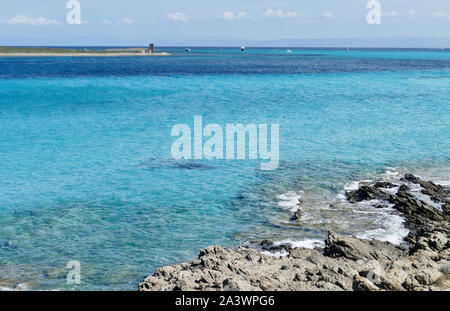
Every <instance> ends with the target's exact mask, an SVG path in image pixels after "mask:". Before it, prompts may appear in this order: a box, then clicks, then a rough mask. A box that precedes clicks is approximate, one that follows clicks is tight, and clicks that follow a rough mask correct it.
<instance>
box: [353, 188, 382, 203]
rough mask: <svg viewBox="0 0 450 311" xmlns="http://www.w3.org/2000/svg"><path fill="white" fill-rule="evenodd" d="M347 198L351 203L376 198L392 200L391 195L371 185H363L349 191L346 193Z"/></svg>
mask: <svg viewBox="0 0 450 311" xmlns="http://www.w3.org/2000/svg"><path fill="white" fill-rule="evenodd" d="M345 195H346V197H347V200H348V201H349V202H350V203H356V202H361V201H368V200H374V199H380V200H390V199H391V195H390V194H389V193H386V192H384V191H382V190H380V189H378V188H376V187H372V186H370V185H362V186H361V187H359V189H357V190H352V191H347V192H346V193H345Z"/></svg>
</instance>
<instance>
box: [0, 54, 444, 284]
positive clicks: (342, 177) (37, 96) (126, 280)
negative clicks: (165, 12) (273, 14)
mask: <svg viewBox="0 0 450 311" xmlns="http://www.w3.org/2000/svg"><path fill="white" fill-rule="evenodd" d="M164 50H166V51H169V52H171V53H173V56H169V57H131V58H127V57H123V58H51V57H47V58H32V57H29V58H0V286H1V280H6V279H13V280H15V281H16V282H17V283H19V282H29V284H28V286H29V287H30V288H37V289H113V290H117V289H119V290H123V289H127V290H135V289H136V288H137V283H138V282H139V281H141V280H142V279H143V278H144V277H145V276H146V275H148V274H150V273H152V272H153V271H154V270H155V269H156V268H157V267H158V266H162V265H167V264H174V263H177V262H180V261H184V260H188V259H192V258H194V257H195V256H196V255H197V252H198V250H199V249H201V248H203V247H205V246H207V245H211V244H222V245H228V246H234V245H238V244H241V243H249V241H251V240H252V239H261V238H274V239H279V240H281V239H292V240H303V239H323V238H324V237H325V235H326V231H327V230H328V229H330V228H331V229H333V230H338V231H341V232H344V233H349V234H357V233H358V232H362V231H364V230H373V229H376V228H378V226H386V223H385V222H383V223H382V222H380V219H379V218H377V217H373V218H371V217H368V218H367V217H366V218H364V219H363V218H362V216H361V217H360V216H358V215H357V214H354V213H352V211H351V210H348V209H345V208H342V209H339V210H336V211H333V212H330V211H327V210H326V209H324V210H321V209H320V207H322V206H326V205H327V204H328V202H329V201H330V200H333V198H334V197H336V196H337V195H338V194H339V193H340V192H341V191H342V189H343V188H344V187H345V185H346V184H348V183H349V182H352V181H355V180H361V179H364V178H367V177H368V176H369V177H374V178H375V177H376V176H381V175H382V174H383V173H384V172H386V170H398V171H401V170H413V171H426V170H428V171H430V170H432V171H433V172H435V173H436V174H439V173H440V174H441V175H442V174H443V173H442V172H446V169H448V167H449V166H450V165H449V164H450V156H449V155H450V152H449V151H450V138H449V133H450V105H449V102H450V51H449V50H442V51H439V50H352V51H351V52H350V53H346V52H345V51H342V50H313V49H305V50H300V49H293V51H292V53H289V54H287V53H286V50H285V49H282V48H279V49H256V48H254V49H251V48H250V49H248V50H247V51H246V52H244V53H241V52H240V51H238V50H236V49H218V48H197V49H196V48H194V49H193V50H192V52H191V53H189V54H186V53H184V52H183V51H184V48H183V49H182V48H167V49H164ZM196 115H201V116H203V122H204V123H218V124H221V125H223V126H225V124H226V123H243V124H248V123H254V124H260V123H278V124H279V125H280V160H281V162H280V167H279V169H278V170H276V171H270V172H263V171H260V170H259V169H258V167H259V161H231V160H220V161H217V160H216V161H196V162H192V161H190V162H186V161H184V162H181V163H180V162H176V161H174V160H172V159H171V154H170V148H171V145H172V142H173V141H174V138H173V137H171V135H170V133H171V129H172V127H173V126H174V125H175V124H178V123H187V124H190V125H191V126H192V124H193V117H194V116H196ZM439 177H441V178H444V179H445V178H448V176H447V175H445V174H444V175H442V176H439ZM298 191H303V194H302V195H303V196H304V197H305V198H304V201H306V202H305V204H306V205H308V204H310V208H311V212H310V220H309V221H308V218H307V219H306V220H305V222H304V223H303V225H301V226H293V225H291V224H288V223H287V221H286V220H288V219H289V216H290V214H289V211H288V210H286V209H283V208H280V205H279V196H280V195H282V194H285V193H290V192H298ZM311 202H313V203H311ZM305 208H306V210H307V206H306V207H305ZM330 213H331V214H330ZM387 231H389V226H387V227H386V232H387ZM387 233H389V232H387ZM69 260H78V261H80V262H81V265H82V281H83V283H82V285H79V286H73V285H70V286H69V285H66V284H65V274H64V271H66V270H65V266H66V264H67V262H68V261H69Z"/></svg>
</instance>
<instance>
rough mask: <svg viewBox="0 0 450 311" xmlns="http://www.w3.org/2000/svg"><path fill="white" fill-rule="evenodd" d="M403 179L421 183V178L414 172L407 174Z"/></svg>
mask: <svg viewBox="0 0 450 311" xmlns="http://www.w3.org/2000/svg"><path fill="white" fill-rule="evenodd" d="M403 180H406V181H409V182H412V183H413V184H418V183H420V180H421V179H420V178H419V177H417V176H414V175H413V174H405V177H404V178H403Z"/></svg>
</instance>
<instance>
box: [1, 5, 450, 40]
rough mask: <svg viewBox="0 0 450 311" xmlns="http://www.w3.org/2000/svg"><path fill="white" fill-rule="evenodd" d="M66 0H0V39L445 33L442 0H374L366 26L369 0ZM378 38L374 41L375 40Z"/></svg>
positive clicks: (448, 8) (446, 12) (449, 14)
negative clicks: (72, 9) (374, 17)
mask: <svg viewBox="0 0 450 311" xmlns="http://www.w3.org/2000/svg"><path fill="white" fill-rule="evenodd" d="M78 1H79V2H80V3H81V18H82V23H81V24H80V25H69V24H67V22H66V15H67V13H68V12H69V9H67V8H66V4H67V2H68V0H14V1H2V3H1V4H0V45H145V44H147V43H148V42H150V41H152V42H156V43H158V44H160V45H164V44H170V45H176V44H181V45H183V44H186V43H191V44H192V45H194V44H203V45H208V44H210V45H221V44H223V45H227V44H240V43H245V42H249V40H255V41H257V40H261V41H265V42H268V41H270V40H272V41H276V40H279V39H313V38H314V39H320V38H322V39H329V38H381V37H420V38H441V37H445V38H450V1H449V0H428V1H424V0H379V1H380V3H381V8H382V23H381V24H380V25H369V24H368V23H367V22H366V15H367V13H368V12H369V10H368V9H367V8H366V4H367V2H368V0H189V1H186V0H164V1H155V0H153V1H152V0H150V1H149V0H113V1H112V0H78ZM378 40H379V39H378Z"/></svg>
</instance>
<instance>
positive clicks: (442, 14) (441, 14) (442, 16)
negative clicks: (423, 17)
mask: <svg viewBox="0 0 450 311" xmlns="http://www.w3.org/2000/svg"><path fill="white" fill-rule="evenodd" d="M429 16H430V17H431V18H434V19H445V18H447V19H450V14H448V13H447V12H443V11H436V12H433V13H431V14H429Z"/></svg>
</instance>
